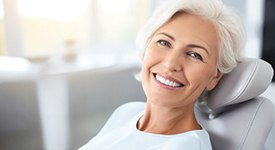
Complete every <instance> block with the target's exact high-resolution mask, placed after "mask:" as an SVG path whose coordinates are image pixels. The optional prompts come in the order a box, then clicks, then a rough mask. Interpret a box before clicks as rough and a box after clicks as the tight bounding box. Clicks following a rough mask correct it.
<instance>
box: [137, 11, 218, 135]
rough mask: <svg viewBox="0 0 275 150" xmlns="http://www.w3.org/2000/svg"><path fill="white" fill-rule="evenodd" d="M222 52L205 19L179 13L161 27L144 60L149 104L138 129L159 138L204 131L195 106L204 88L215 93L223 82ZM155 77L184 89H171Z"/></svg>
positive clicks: (213, 31)
mask: <svg viewBox="0 0 275 150" xmlns="http://www.w3.org/2000/svg"><path fill="white" fill-rule="evenodd" d="M218 49H219V38H218V33H217V30H216V26H215V25H214V24H213V23H212V22H211V21H209V20H207V19H204V18H202V17H200V16H196V15H192V14H187V13H178V14H176V15H175V16H174V17H173V18H172V19H171V20H170V21H168V22H167V23H166V24H164V25H163V26H162V27H160V28H159V29H158V30H157V31H156V32H155V34H154V35H153V37H152V39H151V41H150V42H149V44H148V47H147V48H146V52H145V55H144V60H143V64H142V86H143V89H144V91H145V94H146V96H147V104H146V109H145V114H144V116H142V117H141V118H140V120H139V122H138V124H137V128H138V129H139V130H141V131H144V132H149V133H156V134H178V133H183V132H187V131H191V130H197V129H200V126H199V124H198V122H197V121H196V118H195V115H194V110H193V107H194V103H195V100H196V98H197V97H199V96H200V95H201V93H202V92H203V91H204V90H205V89H207V90H212V89H213V88H214V87H215V86H216V85H217V83H218V82H219V80H220V78H221V77H222V73H220V72H219V71H218V69H217V64H218V56H219V50H218ZM156 75H159V76H161V77H163V78H165V79H169V80H170V81H175V82H177V83H180V84H181V87H171V86H167V85H165V84H163V83H161V82H159V81H158V80H157V79H156Z"/></svg>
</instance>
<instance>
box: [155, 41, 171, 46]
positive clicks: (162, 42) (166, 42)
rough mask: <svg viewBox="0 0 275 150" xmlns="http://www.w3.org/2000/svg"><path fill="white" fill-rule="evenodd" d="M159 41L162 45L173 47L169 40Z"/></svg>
mask: <svg viewBox="0 0 275 150" xmlns="http://www.w3.org/2000/svg"><path fill="white" fill-rule="evenodd" d="M157 43H158V44H160V45H161V46H164V47H168V48H170V47H171V44H170V43H169V42H168V41H165V40H158V41H157Z"/></svg>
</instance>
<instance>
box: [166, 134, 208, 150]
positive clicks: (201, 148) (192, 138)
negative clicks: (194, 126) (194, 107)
mask: <svg viewBox="0 0 275 150" xmlns="http://www.w3.org/2000/svg"><path fill="white" fill-rule="evenodd" d="M169 149H192V150H212V146H211V142H210V138H209V135H208V133H207V131H206V130H204V129H203V130H194V131H190V132H187V133H186V134H183V135H182V136H179V137H177V138H175V139H174V140H173V142H171V143H170V144H169Z"/></svg>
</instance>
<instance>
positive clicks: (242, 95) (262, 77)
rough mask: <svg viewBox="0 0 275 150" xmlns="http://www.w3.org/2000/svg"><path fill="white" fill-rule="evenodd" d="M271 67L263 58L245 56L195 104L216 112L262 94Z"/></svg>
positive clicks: (269, 78) (270, 75)
mask: <svg viewBox="0 0 275 150" xmlns="http://www.w3.org/2000/svg"><path fill="white" fill-rule="evenodd" d="M272 77H273V69H272V67H271V65H270V64H269V63H267V62H265V61H264V60H261V59H255V58H246V59H245V60H244V61H243V62H241V63H239V64H238V65H237V67H236V68H234V70H233V71H232V72H230V73H229V74H225V75H224V76H223V77H222V79H221V80H220V82H219V84H218V85H217V87H216V88H215V89H214V90H212V91H210V92H208V94H207V95H206V96H205V97H204V98H203V100H199V101H198V103H197V105H199V107H200V108H201V109H203V110H202V111H204V112H206V113H209V114H211V113H212V114H218V113H220V112H221V111H222V108H224V107H226V106H231V105H233V104H237V103H241V102H244V101H247V100H250V99H252V98H254V97H257V96H259V95H260V94H262V93H263V92H264V91H265V90H266V89H267V88H268V86H269V84H270V83H271V80H272Z"/></svg>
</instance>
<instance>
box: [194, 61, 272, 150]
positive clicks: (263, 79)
mask: <svg viewBox="0 0 275 150" xmlns="http://www.w3.org/2000/svg"><path fill="white" fill-rule="evenodd" d="M272 77H273V69H272V67H271V65H270V64H268V63H267V62H265V61H263V60H260V59H252V58H247V59H245V60H244V61H243V62H242V63H240V64H238V66H237V67H236V68H235V69H234V70H233V71H232V72H231V73H229V74H227V75H225V76H224V77H223V78H222V80H221V81H220V82H219V84H218V86H217V87H216V88H215V89H214V90H213V91H211V92H209V93H208V94H205V95H204V98H201V99H199V100H198V102H197V104H196V107H195V113H196V117H197V120H198V122H199V123H200V124H201V125H202V126H203V128H205V129H206V130H207V131H208V132H209V134H210V139H211V142H212V145H213V149H214V150H263V149H264V144H265V141H266V138H267V136H268V134H269V132H270V130H271V128H272V125H273V122H274V116H275V115H274V114H275V112H274V110H275V108H274V106H273V103H272V102H271V101H270V100H268V99H267V98H265V97H261V96H259V95H260V94H261V93H263V92H264V91H265V90H266V88H267V87H268V86H269V84H270V82H271V79H272ZM274 92H275V91H274Z"/></svg>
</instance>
